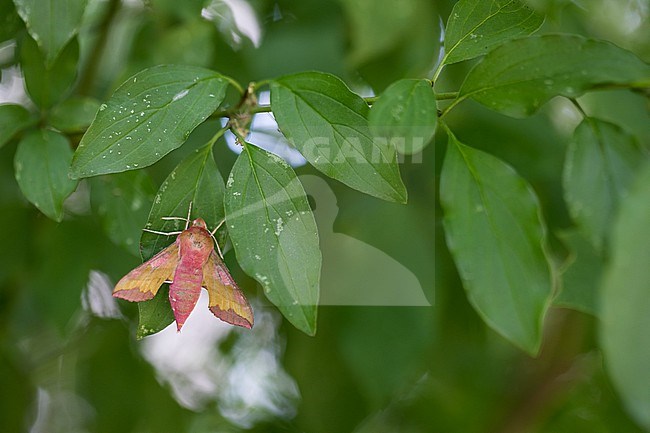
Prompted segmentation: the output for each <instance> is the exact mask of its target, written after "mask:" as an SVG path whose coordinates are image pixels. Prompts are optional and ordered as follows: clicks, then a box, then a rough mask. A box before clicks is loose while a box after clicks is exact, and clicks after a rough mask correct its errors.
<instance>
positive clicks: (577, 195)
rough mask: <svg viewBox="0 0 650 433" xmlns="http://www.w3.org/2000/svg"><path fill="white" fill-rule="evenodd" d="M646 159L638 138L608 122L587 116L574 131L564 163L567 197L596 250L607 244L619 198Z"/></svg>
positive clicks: (575, 216) (572, 213) (570, 210)
mask: <svg viewBox="0 0 650 433" xmlns="http://www.w3.org/2000/svg"><path fill="white" fill-rule="evenodd" d="M647 160H648V153H647V152H646V151H644V149H642V148H641V147H640V146H639V144H638V143H637V141H636V138H635V137H634V136H632V135H630V134H628V133H626V132H625V131H623V130H622V129H621V128H620V127H619V126H617V125H614V124H611V123H609V122H605V121H603V120H598V119H594V118H590V117H588V118H586V119H585V120H583V121H582V123H580V125H578V127H577V128H576V130H575V132H574V133H573V139H572V140H571V141H570V142H569V147H568V148H567V154H566V159H565V163H564V179H563V180H564V197H565V199H566V202H567V205H568V208H569V213H570V214H571V216H572V218H573V220H574V221H575V222H576V223H577V224H578V226H579V227H580V228H581V229H582V230H583V232H584V233H585V235H586V236H587V238H588V239H589V240H590V241H591V242H592V244H593V245H594V247H595V248H596V249H597V250H602V248H603V246H604V245H605V242H606V240H607V235H608V233H609V231H610V227H611V226H612V220H613V217H614V215H615V213H616V211H617V208H618V202H619V200H620V198H621V197H624V196H625V195H626V194H627V189H628V187H629V186H630V183H631V181H632V180H633V179H634V175H635V173H636V171H637V169H638V167H639V166H640V165H641V164H642V163H643V162H644V161H647Z"/></svg>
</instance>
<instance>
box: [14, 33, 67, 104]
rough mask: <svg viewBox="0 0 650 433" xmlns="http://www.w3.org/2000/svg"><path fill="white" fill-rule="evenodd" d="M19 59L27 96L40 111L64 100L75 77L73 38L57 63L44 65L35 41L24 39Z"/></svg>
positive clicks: (44, 60) (41, 54)
mask: <svg viewBox="0 0 650 433" xmlns="http://www.w3.org/2000/svg"><path fill="white" fill-rule="evenodd" d="M20 57H21V66H22V69H23V75H24V76H25V87H26V88H27V93H29V96H30V97H31V98H32V101H34V103H35V104H36V105H38V106H39V107H41V108H49V107H51V106H52V105H54V104H56V103H57V102H59V101H60V100H61V99H63V97H64V96H65V95H66V93H67V91H68V90H69V89H70V87H71V86H72V84H73V83H74V82H75V80H76V78H77V63H78V61H79V43H78V42H77V40H76V39H73V40H71V41H70V43H69V44H68V45H66V46H65V49H64V50H63V51H62V52H61V54H60V55H59V56H58V58H57V59H56V61H54V62H52V63H50V64H47V63H46V59H45V57H43V53H41V51H40V50H39V49H38V46H37V45H36V42H34V40H33V39H32V38H29V37H25V38H23V40H22V42H21V46H20Z"/></svg>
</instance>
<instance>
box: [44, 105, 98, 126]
mask: <svg viewBox="0 0 650 433" xmlns="http://www.w3.org/2000/svg"><path fill="white" fill-rule="evenodd" d="M97 110H99V102H98V101H97V100H96V99H93V98H84V97H76V98H70V99H66V100H65V101H63V102H62V103H61V104H59V105H57V106H55V107H54V108H53V109H52V111H51V113H50V117H49V121H50V125H52V126H53V127H55V128H56V129H58V130H59V131H63V132H68V133H79V132H84V131H85V130H86V129H88V126H89V125H90V123H91V122H92V121H93V119H94V118H95V113H97Z"/></svg>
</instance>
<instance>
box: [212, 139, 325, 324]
mask: <svg viewBox="0 0 650 433" xmlns="http://www.w3.org/2000/svg"><path fill="white" fill-rule="evenodd" d="M224 205H225V208H226V222H227V224H228V234H229V236H230V239H231V240H232V243H233V245H234V248H235V253H236V254H237V261H238V262H239V264H240V265H241V267H242V269H243V270H244V271H245V272H246V273H247V274H248V275H250V276H251V277H253V278H255V279H256V280H257V281H258V282H259V283H260V284H261V285H262V287H263V288H264V293H265V294H266V297H267V298H268V299H269V300H270V301H271V302H272V303H273V304H275V305H276V306H277V307H278V308H279V309H280V311H281V312H282V314H284V316H285V317H286V318H287V319H288V320H289V322H291V323H292V324H293V325H294V326H296V327H297V328H298V329H300V330H301V331H303V332H305V333H307V334H309V335H314V334H315V333H316V313H317V304H318V294H319V278H320V269H321V253H320V249H319V247H318V232H317V229H316V222H315V220H314V215H313V213H312V211H311V209H310V207H309V203H308V202H307V196H306V195H305V190H304V189H303V187H302V185H301V184H300V181H299V180H298V178H297V177H296V174H295V173H294V171H293V170H292V169H291V167H289V165H287V163H286V162H285V161H284V160H283V159H281V158H279V157H278V156H276V155H273V154H271V153H268V152H266V151H265V150H262V149H260V148H258V147H255V146H253V145H250V144H245V145H244V151H243V152H242V153H241V154H240V155H239V158H237V161H236V162H235V165H234V166H233V168H232V171H231V173H230V177H229V178H228V183H227V185H226V197H225V201H224Z"/></svg>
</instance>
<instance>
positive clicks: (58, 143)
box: [14, 130, 77, 221]
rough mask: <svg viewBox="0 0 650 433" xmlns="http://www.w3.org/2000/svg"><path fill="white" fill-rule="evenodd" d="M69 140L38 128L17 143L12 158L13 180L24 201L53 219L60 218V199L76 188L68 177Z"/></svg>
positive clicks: (61, 214)
mask: <svg viewBox="0 0 650 433" xmlns="http://www.w3.org/2000/svg"><path fill="white" fill-rule="evenodd" d="M71 159H72V150H71V149H70V143H68V140H67V139H66V138H65V137H64V136H63V135H61V134H58V133H56V132H53V131H48V130H39V131H34V132H31V133H29V134H27V135H26V136H25V137H24V138H23V139H22V140H21V142H20V143H19V144H18V149H17V150H16V155H15V158H14V169H15V174H16V181H17V182H18V186H20V190H21V191H22V192H23V194H24V195H25V197H26V198H27V200H29V201H30V202H31V203H33V204H34V206H36V207H37V208H38V209H39V210H40V211H41V212H43V213H44V214H45V215H47V216H48V217H50V218H52V219H53V220H55V221H61V220H62V219H63V201H64V200H65V199H66V198H67V197H68V196H69V195H70V194H72V192H73V191H74V190H75V189H76V187H77V181H76V180H72V179H70V178H69V177H68V168H69V167H70V160H71Z"/></svg>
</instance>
